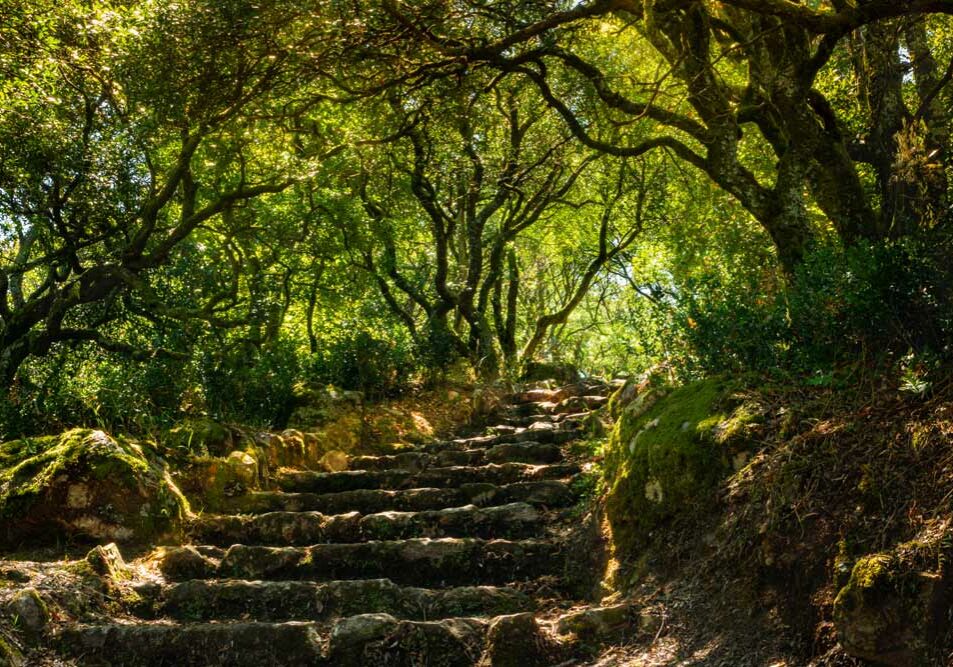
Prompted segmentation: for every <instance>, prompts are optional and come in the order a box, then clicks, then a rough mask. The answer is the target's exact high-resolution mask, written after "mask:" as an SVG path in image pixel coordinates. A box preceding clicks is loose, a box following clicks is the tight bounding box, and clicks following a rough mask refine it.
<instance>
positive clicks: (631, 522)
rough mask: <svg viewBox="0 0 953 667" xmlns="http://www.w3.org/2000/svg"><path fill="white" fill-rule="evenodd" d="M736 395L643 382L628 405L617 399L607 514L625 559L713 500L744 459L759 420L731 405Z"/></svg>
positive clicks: (722, 386)
mask: <svg viewBox="0 0 953 667" xmlns="http://www.w3.org/2000/svg"><path fill="white" fill-rule="evenodd" d="M621 391H622V392H623V393H624V392H625V388H623V390H621ZM734 391H735V385H733V384H732V383H730V382H728V381H725V380H722V379H719V378H710V379H707V380H702V381H698V382H694V383H692V384H689V385H685V386H683V387H679V388H677V389H675V390H672V391H667V390H666V389H665V388H664V387H653V386H651V385H650V384H645V386H643V387H642V388H641V390H640V391H638V392H634V393H633V396H632V397H631V399H630V400H628V402H624V401H622V400H621V397H620V398H619V399H617V400H616V399H615V397H614V408H615V410H616V412H617V414H618V419H617V421H616V424H615V427H614V429H613V431H612V434H611V437H610V439H609V442H608V444H607V446H606V450H605V451H606V479H607V482H608V488H609V493H608V495H607V498H606V514H607V517H608V519H609V522H610V524H611V527H612V532H613V537H614V539H615V542H616V544H617V545H618V547H619V548H620V549H621V553H624V554H629V553H638V552H639V550H641V549H642V548H644V547H645V546H647V545H648V543H649V542H650V540H651V539H652V534H653V532H654V531H655V530H656V528H657V527H658V526H660V525H661V524H662V523H664V522H666V521H668V520H670V519H672V518H674V517H676V516H687V515H689V514H691V513H692V512H694V511H696V510H697V509H698V508H701V507H704V506H705V504H706V503H710V502H713V501H714V490H715V488H716V487H717V485H718V483H719V482H720V481H722V480H724V479H725V478H727V476H728V475H729V474H731V472H732V471H733V467H732V466H733V464H734V463H735V462H736V461H739V457H738V455H739V453H741V452H743V451H750V448H751V447H752V445H751V437H750V433H749V427H750V426H751V425H752V424H753V423H754V422H755V421H756V420H757V419H758V418H759V417H758V415H757V414H756V413H754V412H753V411H751V410H748V409H746V408H745V406H744V405H732V404H731V403H732V401H734V399H733V398H732V396H733V394H734Z"/></svg>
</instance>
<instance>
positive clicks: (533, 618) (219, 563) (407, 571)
mask: <svg viewBox="0 0 953 667" xmlns="http://www.w3.org/2000/svg"><path fill="white" fill-rule="evenodd" d="M607 393H608V387H606V386H604V385H595V384H589V385H587V384H581V385H573V386H572V387H569V388H564V389H562V390H559V391H550V390H533V391H528V392H524V393H522V394H518V395H515V396H514V397H513V398H512V400H511V402H510V403H508V404H507V405H506V406H504V408H503V409H501V411H500V412H499V422H500V423H499V424H498V425H497V426H495V427H491V428H489V429H487V430H486V431H485V432H484V433H483V434H481V435H476V436H469V437H461V438H457V439H453V440H449V441H445V442H438V443H433V444H430V445H426V446H421V447H419V448H417V449H415V450H413V451H408V452H404V453H400V454H397V455H392V456H361V457H353V458H351V459H350V461H349V468H350V469H348V470H346V471H343V472H333V473H327V472H314V471H308V470H284V471H281V472H280V473H279V474H278V476H277V478H276V479H275V480H274V484H273V487H272V490H268V491H258V492H254V493H250V494H247V495H245V496H243V497H240V498H236V499H233V501H232V502H233V507H232V509H231V510H230V511H228V512H225V513H222V514H216V515H205V516H201V517H200V518H198V519H196V520H195V522H194V523H193V525H192V526H191V528H190V533H189V534H190V537H191V544H186V545H179V546H172V547H165V548H162V549H160V550H159V551H158V552H157V554H156V556H155V559H156V561H157V562H158V564H159V570H160V571H161V577H159V578H157V579H155V580H150V581H147V582H143V583H137V584H136V585H135V591H136V593H137V594H138V596H139V597H140V598H141V600H140V602H139V603H137V604H136V605H135V606H134V609H135V612H134V614H135V618H133V619H129V618H126V619H124V620H122V621H116V622H112V623H105V624H97V625H73V626H68V627H66V628H64V629H62V630H61V631H60V632H59V633H58V636H57V638H56V641H57V646H58V648H59V650H60V651H62V652H63V653H64V654H68V655H70V656H71V657H72V658H73V659H75V660H77V661H79V664H84V665H116V666H119V665H130V666H132V665H135V666H146V665H149V666H151V665H196V666H197V665H203V666H204V665H221V666H225V665H228V666H239V667H241V666H246V665H247V666H249V667H251V666H255V667H258V666H262V665H289V666H294V665H328V666H331V665H334V666H340V667H349V666H355V667H356V666H359V665H360V666H365V665H368V666H370V665H375V666H376V665H433V666H447V667H451V666H457V665H459V666H460V667H467V666H472V665H494V666H499V667H504V666H508V665H519V666H520V667H530V666H532V665H558V664H565V665H570V664H582V663H581V662H577V658H578V648H579V647H578V645H577V644H578V642H575V641H570V639H573V640H575V639H577V635H580V634H587V633H589V634H598V632H597V631H598V629H599V627H601V626H604V625H606V624H607V623H609V624H610V625H611V624H612V623H613V622H615V623H616V624H617V625H618V624H619V623H622V624H624V623H626V622H627V621H628V620H629V611H630V610H628V609H626V608H621V607H620V608H590V607H588V604H589V598H590V597H591V596H592V592H593V576H594V575H597V573H595V572H594V566H593V562H594V559H595V557H596V552H597V551H598V549H597V547H598V544H597V542H598V538H597V537H595V538H594V537H593V533H592V531H590V532H589V533H588V534H587V533H586V531H585V530H583V527H582V524H583V523H584V522H583V521H582V519H581V516H582V513H581V512H580V510H579V507H578V500H579V498H578V493H577V488H578V487H579V484H574V481H575V480H577V479H578V477H579V476H580V474H581V473H582V467H581V462H580V461H578V460H576V459H575V458H574V457H573V456H572V455H571V453H570V452H571V443H572V442H573V441H574V440H577V439H579V438H581V437H584V436H585V435H586V428H585V425H586V424H587V423H588V420H589V419H590V415H591V411H592V410H595V409H597V408H599V407H600V406H602V405H603V404H604V403H605V402H606V395H607ZM573 609H574V611H570V610H573ZM589 631H593V632H592V633H590V632H589Z"/></svg>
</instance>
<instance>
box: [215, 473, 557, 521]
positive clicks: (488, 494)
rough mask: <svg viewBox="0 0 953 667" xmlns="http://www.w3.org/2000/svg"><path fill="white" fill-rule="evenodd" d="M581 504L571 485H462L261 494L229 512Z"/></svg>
mask: <svg viewBox="0 0 953 667" xmlns="http://www.w3.org/2000/svg"><path fill="white" fill-rule="evenodd" d="M575 501H576V495H575V493H574V492H573V491H572V490H571V488H570V487H569V485H568V484H566V483H565V482H561V481H558V480H540V481H535V482H516V483H514V484H504V485H496V484H486V483H483V484H462V485H460V486H459V487H457V488H444V489H434V488H420V489H407V490H401V491H390V490H386V489H360V490H357V491H344V492H341V493H326V494H316V493H284V492H278V491H259V492H255V493H250V494H247V495H244V496H239V497H236V498H231V499H228V500H227V501H226V503H225V505H224V509H225V510H226V511H228V512H233V513H245V514H262V513H266V512H309V511H310V512H323V513H326V514H341V513H344V512H349V511H357V512H360V513H362V514H375V513H378V512H422V511H426V510H436V509H442V508H445V507H460V506H463V505H470V504H473V505H479V506H484V507H486V506H491V505H505V504H507V503H514V502H524V503H529V504H531V505H534V506H542V507H566V506H568V505H571V504H573V503H574V502H575Z"/></svg>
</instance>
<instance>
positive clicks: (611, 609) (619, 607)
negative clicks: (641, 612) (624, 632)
mask: <svg viewBox="0 0 953 667" xmlns="http://www.w3.org/2000/svg"><path fill="white" fill-rule="evenodd" d="M632 614H633V609H632V606H631V605H629V604H626V603H622V604H616V605H611V606H608V607H593V608H591V609H583V610H582V611H576V612H572V613H569V614H566V615H565V616H563V617H561V618H560V619H559V620H558V621H557V622H556V631H557V632H558V633H559V634H561V635H576V636H577V637H581V638H585V639H602V638H606V637H609V636H611V635H612V634H613V633H615V632H617V631H619V630H621V629H624V628H625V627H627V626H628V625H629V624H630V623H631V620H632ZM640 621H641V619H640Z"/></svg>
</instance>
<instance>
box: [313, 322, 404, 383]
mask: <svg viewBox="0 0 953 667" xmlns="http://www.w3.org/2000/svg"><path fill="white" fill-rule="evenodd" d="M388 334H390V335H388ZM414 368H415V364H414V356H413V349H412V346H411V345H410V343H409V341H408V340H406V339H405V338H403V337H402V336H400V335H399V332H396V331H393V330H392V331H390V332H385V331H374V332H372V331H368V330H366V329H360V328H343V329H342V330H340V331H339V332H338V335H337V336H335V337H334V338H333V339H332V340H329V341H327V342H326V343H325V344H324V345H323V346H322V347H321V348H320V351H319V352H318V353H317V354H315V355H314V356H313V357H312V361H311V364H310V367H309V370H308V379H309V380H310V381H312V382H320V383H323V384H333V385H335V386H337V387H341V388H342V389H350V390H357V391H362V392H364V393H365V395H367V396H369V397H379V396H387V395H391V394H394V393H395V392H397V391H399V390H400V389H401V388H403V387H405V386H406V384H407V382H408V380H409V379H410V374H411V373H412V372H413V370H414Z"/></svg>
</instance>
